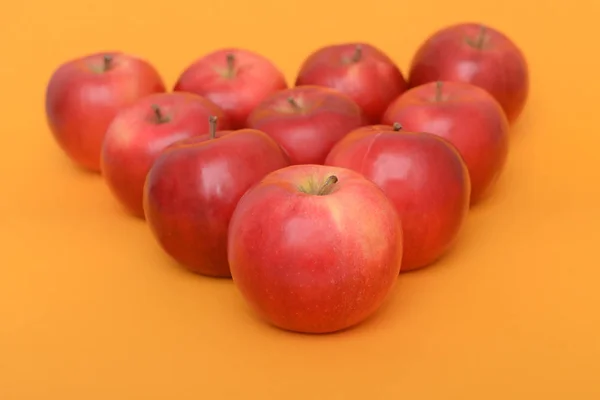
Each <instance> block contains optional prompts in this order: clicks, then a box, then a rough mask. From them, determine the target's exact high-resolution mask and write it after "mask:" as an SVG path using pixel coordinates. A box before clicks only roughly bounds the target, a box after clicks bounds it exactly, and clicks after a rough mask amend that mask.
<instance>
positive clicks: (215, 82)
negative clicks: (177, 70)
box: [174, 48, 288, 129]
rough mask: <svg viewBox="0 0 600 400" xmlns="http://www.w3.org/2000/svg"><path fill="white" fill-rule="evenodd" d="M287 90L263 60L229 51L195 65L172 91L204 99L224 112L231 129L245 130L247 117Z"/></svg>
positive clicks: (275, 70)
mask: <svg viewBox="0 0 600 400" xmlns="http://www.w3.org/2000/svg"><path fill="white" fill-rule="evenodd" d="M287 87H288V85H287V82H286V80H285V76H284V75H283V73H282V72H281V71H280V70H279V69H278V68H277V67H276V66H275V65H274V64H273V63H272V62H271V61H270V60H268V59H267V58H266V57H264V56H262V55H260V54H257V53H255V52H252V51H249V50H244V49H237V48H228V49H221V50H218V51H215V52H213V53H210V54H207V55H205V56H204V57H201V58H199V59H198V60H196V61H194V62H193V63H192V64H191V65H190V66H188V67H187V68H186V69H185V70H184V71H183V73H182V74H181V76H180V77H179V79H178V80H177V83H176V84H175V87H174V90H175V91H183V92H192V93H196V94H199V95H201V96H204V97H206V98H207V99H209V100H211V101H212V102H214V103H215V104H217V105H218V106H219V107H221V108H222V109H223V110H224V111H225V114H226V115H227V116H228V118H229V120H230V121H231V124H232V127H233V128H234V129H241V128H246V127H247V125H246V119H247V118H248V115H249V114H250V112H251V111H252V110H253V109H254V108H255V107H256V106H257V105H258V104H259V103H260V102H261V101H262V100H263V99H265V98H266V97H267V96H269V95H270V94H272V93H274V92H276V91H278V90H282V89H285V88H287Z"/></svg>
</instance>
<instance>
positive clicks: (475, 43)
mask: <svg viewBox="0 0 600 400" xmlns="http://www.w3.org/2000/svg"><path fill="white" fill-rule="evenodd" d="M438 80H441V81H457V82H466V83H471V84H474V85H477V86H479V87H481V88H483V89H485V90H487V91H488V92H489V93H490V94H491V95H492V96H494V98H495V99H496V100H498V102H499V103H500V105H501V106H502V108H503V110H504V112H505V113H506V116H507V118H508V121H509V122H510V123H512V122H514V121H515V120H516V119H517V118H518V116H519V115H520V114H521V111H522V110H523V108H524V107H525V103H526V101H527V96H528V92H529V72H528V66H527V62H526V60H525V56H524V55H523V53H522V51H521V49H520V48H519V47H517V45H516V44H515V43H514V42H513V41H511V39H509V38H508V37H507V36H506V35H505V34H503V33H502V32H500V31H498V30H496V29H493V28H491V27H488V26H485V25H480V24H475V23H461V24H456V25H451V26H448V27H446V28H443V29H441V30H439V31H438V32H435V33H434V34H433V35H431V36H430V37H429V38H428V39H427V40H426V41H425V42H424V43H423V44H422V45H421V46H420V48H419V49H418V51H417V53H416V54H415V56H414V58H413V60H412V64H411V67H410V72H409V84H410V86H411V87H415V86H419V85H422V84H424V83H428V82H433V81H438Z"/></svg>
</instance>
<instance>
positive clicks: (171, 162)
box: [144, 116, 289, 277]
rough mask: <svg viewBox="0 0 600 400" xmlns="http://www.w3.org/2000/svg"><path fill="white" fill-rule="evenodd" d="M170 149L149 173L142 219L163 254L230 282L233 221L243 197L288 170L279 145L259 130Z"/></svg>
mask: <svg viewBox="0 0 600 400" xmlns="http://www.w3.org/2000/svg"><path fill="white" fill-rule="evenodd" d="M210 122H211V131H210V133H209V134H208V135H201V136H195V137H191V138H188V139H183V140H181V141H179V142H176V143H173V144H171V145H170V146H168V147H167V148H166V149H165V150H163V151H162V152H161V154H160V155H159V156H158V157H157V159H156V161H155V162H154V164H153V165H152V167H151V168H150V171H149V172H148V175H147V177H146V183H145V186H144V214H145V217H146V221H147V222H148V225H149V226H150V229H151V231H152V233H153V235H154V236H155V238H156V239H157V241H158V243H159V245H160V246H161V247H162V249H163V250H164V251H165V252H166V253H167V254H169V255H170V256H171V257H172V258H173V259H175V260H176V261H178V262H179V263H180V264H182V265H183V266H185V267H186V268H188V269H189V270H191V271H193V272H195V273H198V274H202V275H207V276H213V277H230V276H231V273H230V271H229V264H228V262H227V234H228V226H229V220H230V219H231V215H232V214H233V210H234V209H235V207H236V205H237V203H238V201H239V199H240V198H241V197H242V195H243V194H244V193H245V192H246V191H247V190H248V189H249V188H250V187H251V186H252V185H254V184H255V183H257V182H258V181H259V180H260V179H261V178H263V177H264V176H265V175H266V174H268V173H269V172H271V171H274V170H276V169H279V168H283V167H285V166H288V165H289V160H288V158H287V156H286V155H285V153H284V152H283V150H282V149H281V148H280V147H279V145H278V144H277V143H276V142H275V141H274V140H273V139H271V137H269V136H268V135H267V134H266V133H264V132H261V131H257V130H255V129H241V130H235V131H217V130H216V123H217V118H216V117H214V116H213V117H211V119H210Z"/></svg>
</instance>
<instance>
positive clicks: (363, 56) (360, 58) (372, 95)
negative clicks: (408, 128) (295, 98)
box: [295, 43, 407, 124]
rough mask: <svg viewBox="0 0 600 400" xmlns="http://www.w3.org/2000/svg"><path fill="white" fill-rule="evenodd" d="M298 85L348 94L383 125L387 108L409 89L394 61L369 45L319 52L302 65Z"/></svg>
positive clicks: (369, 119) (371, 119) (340, 46)
mask: <svg viewBox="0 0 600 400" xmlns="http://www.w3.org/2000/svg"><path fill="white" fill-rule="evenodd" d="M295 85H296V86H304V85H318V86H326V87H330V88H333V89H336V90H339V91H340V92H342V93H345V94H347V95H348V96H350V98H352V100H354V101H355V102H356V104H358V105H359V106H360V107H361V109H362V110H363V112H364V114H365V117H366V120H367V122H368V123H371V124H375V123H379V119H380V118H381V115H382V114H383V112H384V111H385V109H386V108H387V106H388V105H389V104H390V103H391V102H392V100H394V99H395V98H396V97H398V96H399V95H400V94H402V93H403V92H404V91H405V90H406V89H407V83H406V81H405V79H404V76H403V75H402V72H401V71H400V69H399V68H398V67H397V66H396V64H394V62H393V61H392V59H391V58H390V57H388V56H387V55H386V54H385V53H384V52H383V51H382V50H380V49H378V48H376V47H375V46H372V45H370V44H367V43H354V44H352V43H345V44H337V45H331V46H326V47H323V48H320V49H318V50H317V51H315V52H314V53H312V54H311V55H310V56H309V57H308V58H307V59H306V60H305V61H304V63H303V64H302V66H301V68H300V71H299V73H298V77H297V78H296V84H295Z"/></svg>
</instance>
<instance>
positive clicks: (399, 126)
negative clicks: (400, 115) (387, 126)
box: [392, 122, 402, 132]
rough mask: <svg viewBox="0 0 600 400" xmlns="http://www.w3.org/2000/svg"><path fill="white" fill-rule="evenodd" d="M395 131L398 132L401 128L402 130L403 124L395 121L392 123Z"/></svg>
mask: <svg viewBox="0 0 600 400" xmlns="http://www.w3.org/2000/svg"><path fill="white" fill-rule="evenodd" d="M392 127H393V129H394V132H398V131H400V130H402V125H400V123H399V122H394V125H392Z"/></svg>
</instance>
